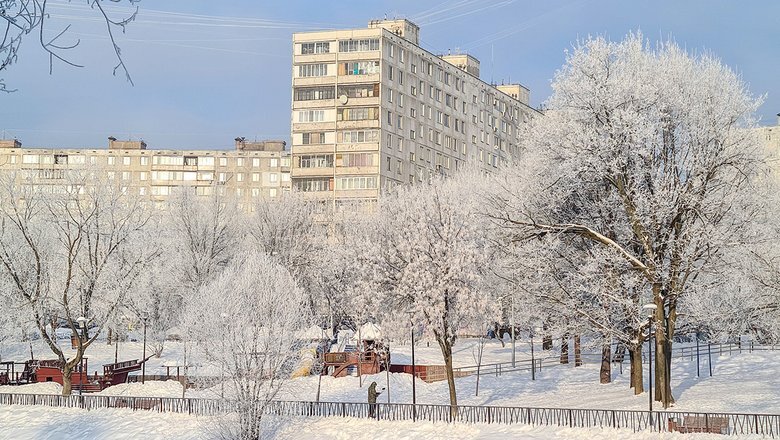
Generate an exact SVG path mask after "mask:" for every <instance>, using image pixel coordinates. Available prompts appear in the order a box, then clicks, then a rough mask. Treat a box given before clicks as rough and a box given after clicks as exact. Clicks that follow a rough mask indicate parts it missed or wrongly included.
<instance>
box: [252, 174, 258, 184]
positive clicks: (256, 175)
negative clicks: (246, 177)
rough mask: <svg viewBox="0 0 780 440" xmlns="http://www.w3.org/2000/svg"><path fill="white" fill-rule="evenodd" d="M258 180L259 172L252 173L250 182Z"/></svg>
mask: <svg viewBox="0 0 780 440" xmlns="http://www.w3.org/2000/svg"><path fill="white" fill-rule="evenodd" d="M259 181H260V173H252V182H259Z"/></svg>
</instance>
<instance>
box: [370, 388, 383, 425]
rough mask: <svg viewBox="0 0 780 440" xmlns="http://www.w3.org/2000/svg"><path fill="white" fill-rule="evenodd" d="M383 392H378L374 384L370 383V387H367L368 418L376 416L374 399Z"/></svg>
mask: <svg viewBox="0 0 780 440" xmlns="http://www.w3.org/2000/svg"><path fill="white" fill-rule="evenodd" d="M383 390H384V388H382V389H381V390H379V391H377V390H376V382H371V385H369V387H368V416H369V417H372V418H373V417H375V416H376V398H377V396H379V395H380V394H382V391H383Z"/></svg>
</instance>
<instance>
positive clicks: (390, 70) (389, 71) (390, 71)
mask: <svg viewBox="0 0 780 440" xmlns="http://www.w3.org/2000/svg"><path fill="white" fill-rule="evenodd" d="M387 79H388V80H390V81H392V80H393V66H390V65H388V66H387Z"/></svg>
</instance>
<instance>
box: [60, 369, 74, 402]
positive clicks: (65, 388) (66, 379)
mask: <svg viewBox="0 0 780 440" xmlns="http://www.w3.org/2000/svg"><path fill="white" fill-rule="evenodd" d="M72 392H73V367H70V366H68V364H65V365H64V366H63V367H62V395H63V396H70V395H71V393H72Z"/></svg>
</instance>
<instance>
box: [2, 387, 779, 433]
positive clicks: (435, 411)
mask: <svg viewBox="0 0 780 440" xmlns="http://www.w3.org/2000/svg"><path fill="white" fill-rule="evenodd" d="M0 405H46V406H55V407H71V408H83V409H86V410H92V409H98V408H126V409H129V410H134V411H138V410H147V411H156V412H174V413H183V414H193V415H198V416H214V415H219V414H224V413H228V412H231V411H234V410H235V406H236V405H235V403H234V402H232V401H229V400H216V399H178V398H166V397H124V396H95V395H87V396H58V395H41V394H0ZM263 413H264V414H269V415H278V416H286V417H357V418H369V417H371V418H374V419H377V420H412V421H418V420H419V421H426V422H434V423H441V422H444V423H465V424H473V423H488V424H490V423H499V424H526V425H534V426H565V427H572V428H622V429H631V430H632V431H658V432H666V431H671V430H673V429H674V427H675V426H683V427H685V425H686V424H693V423H695V426H696V428H694V429H697V430H698V431H699V432H702V431H703V432H712V430H711V429H718V430H720V431H719V432H721V433H722V434H728V435H747V434H758V435H763V436H765V437H770V438H780V414H743V413H698V412H677V411H653V412H649V411H630V410H611V409H575V408H532V407H509V406H473V405H458V406H456V407H454V409H453V408H452V407H450V406H449V405H428V404H418V405H412V404H405V403H389V404H388V403H377V404H376V406H375V407H374V411H373V416H369V414H371V405H369V404H367V403H355V402H305V401H272V402H268V403H267V404H265V406H264V409H263Z"/></svg>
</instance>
